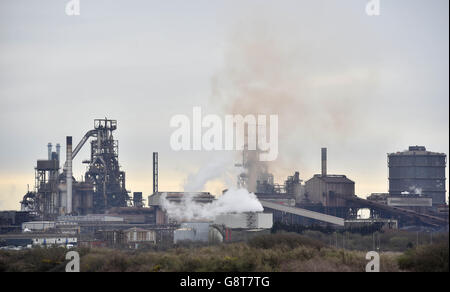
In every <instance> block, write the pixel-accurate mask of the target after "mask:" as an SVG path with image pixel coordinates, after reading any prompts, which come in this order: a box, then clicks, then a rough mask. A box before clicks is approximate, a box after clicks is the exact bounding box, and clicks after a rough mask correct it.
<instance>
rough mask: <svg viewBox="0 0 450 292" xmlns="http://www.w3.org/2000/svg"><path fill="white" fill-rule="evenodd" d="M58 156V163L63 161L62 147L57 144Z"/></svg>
mask: <svg viewBox="0 0 450 292" xmlns="http://www.w3.org/2000/svg"><path fill="white" fill-rule="evenodd" d="M56 155H57V156H58V161H61V145H59V143H58V144H56Z"/></svg>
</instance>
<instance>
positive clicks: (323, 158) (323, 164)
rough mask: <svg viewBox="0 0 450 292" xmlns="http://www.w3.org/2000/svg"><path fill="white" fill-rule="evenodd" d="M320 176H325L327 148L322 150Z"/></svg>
mask: <svg viewBox="0 0 450 292" xmlns="http://www.w3.org/2000/svg"><path fill="white" fill-rule="evenodd" d="M322 176H323V177H325V176H327V148H322Z"/></svg>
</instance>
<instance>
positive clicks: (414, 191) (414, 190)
mask: <svg viewBox="0 0 450 292" xmlns="http://www.w3.org/2000/svg"><path fill="white" fill-rule="evenodd" d="M409 189H410V190H411V191H412V192H413V194H415V195H419V196H421V195H422V189H421V188H418V187H416V186H412V187H410V188H409Z"/></svg>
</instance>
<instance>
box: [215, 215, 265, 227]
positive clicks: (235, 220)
mask: <svg viewBox="0 0 450 292" xmlns="http://www.w3.org/2000/svg"><path fill="white" fill-rule="evenodd" d="M214 224H218V225H224V226H225V227H227V228H232V229H269V228H272V226H273V215H272V213H233V214H223V215H219V216H217V217H216V219H215V220H214Z"/></svg>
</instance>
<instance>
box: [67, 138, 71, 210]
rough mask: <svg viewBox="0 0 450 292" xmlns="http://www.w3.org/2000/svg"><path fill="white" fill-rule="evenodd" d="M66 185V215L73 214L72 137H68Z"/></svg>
mask: <svg viewBox="0 0 450 292" xmlns="http://www.w3.org/2000/svg"><path fill="white" fill-rule="evenodd" d="M66 162H67V169H66V185H67V206H66V214H71V213H72V137H71V136H67V137H66Z"/></svg>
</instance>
